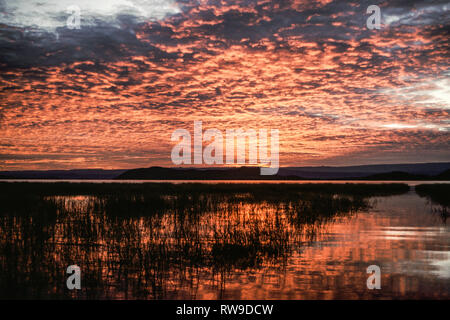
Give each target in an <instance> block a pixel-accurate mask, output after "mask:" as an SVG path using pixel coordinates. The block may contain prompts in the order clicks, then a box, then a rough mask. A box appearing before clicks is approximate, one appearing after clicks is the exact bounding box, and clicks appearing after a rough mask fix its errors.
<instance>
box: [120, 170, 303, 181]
mask: <svg viewBox="0 0 450 320" xmlns="http://www.w3.org/2000/svg"><path fill="white" fill-rule="evenodd" d="M116 179H119V180H301V179H302V178H301V177H298V176H280V175H273V176H262V175H261V174H260V168H257V167H240V168H227V169H207V170H206V169H191V168H189V169H184V168H162V167H150V168H141V169H132V170H128V171H127V172H124V173H122V174H121V175H119V176H118V177H117V178H116Z"/></svg>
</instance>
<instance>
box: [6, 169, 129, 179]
mask: <svg viewBox="0 0 450 320" xmlns="http://www.w3.org/2000/svg"><path fill="white" fill-rule="evenodd" d="M125 171H126V170H102V169H76V170H45V171H39V170H26V171H0V179H50V180H51V179H67V180H103V179H104V180H109V179H114V178H115V177H117V176H118V175H120V174H121V173H123V172H125Z"/></svg>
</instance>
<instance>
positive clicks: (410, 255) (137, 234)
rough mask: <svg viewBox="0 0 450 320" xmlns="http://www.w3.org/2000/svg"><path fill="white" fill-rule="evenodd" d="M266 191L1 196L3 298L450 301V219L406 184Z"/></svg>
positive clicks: (214, 188) (204, 187)
mask: <svg viewBox="0 0 450 320" xmlns="http://www.w3.org/2000/svg"><path fill="white" fill-rule="evenodd" d="M33 182H34V181H33ZM83 182H85V181H83ZM121 182H123V181H121ZM221 182H223V181H221ZM271 183H272V184H264V183H263V184H261V183H259V182H258V183H257V184H243V183H242V182H241V183H240V184H236V185H228V186H227V185H225V186H224V185H217V184H199V183H195V184H179V185H173V184H167V183H160V184H158V183H151V184H141V185H140V186H139V185H138V184H136V185H135V184H130V185H128V186H127V184H121V185H119V186H118V185H117V184H105V185H104V186H103V185H100V186H99V185H98V184H96V183H93V184H86V183H81V184H75V183H71V184H67V183H66V184H64V183H62V184H61V183H59V184H55V187H54V186H53V185H52V184H48V183H46V184H42V183H36V182H34V183H20V184H15V183H9V184H8V183H7V182H3V183H1V184H0V186H1V189H0V191H1V193H2V198H1V200H2V203H3V205H2V208H1V209H0V272H1V273H0V283H1V286H0V297H2V298H33V299H49V298H52V299H53V298H56V299H59V298H61V299H71V298H75V299H429V298H432V299H449V298H450V226H449V225H448V224H446V221H447V217H448V211H447V207H446V205H442V204H440V203H437V202H435V201H432V200H430V198H429V197H421V196H419V195H418V194H416V192H415V191H414V188H412V189H411V190H409V191H408V190H407V189H408V188H407V187H405V186H404V185H403V186H402V185H398V184H397V185H385V186H377V185H366V186H364V185H358V186H356V187H355V186H348V185H344V184H341V185H338V184H333V185H330V184H328V185H323V186H322V185H316V186H314V185H311V184H310V185H304V186H299V184H298V183H297V184H292V182H290V181H288V182H287V183H286V181H283V183H280V184H278V185H277V184H273V181H271ZM302 183H303V182H302ZM358 183H361V182H360V181H358ZM372 183H373V182H371V184H372ZM377 183H380V182H377ZM421 183H422V182H421ZM388 186H389V187H388ZM117 188H120V189H117ZM74 264H76V265H78V266H80V268H81V283H82V288H81V290H72V291H71V290H68V289H67V287H66V279H67V277H68V275H67V274H66V272H65V270H66V268H67V266H69V265H74ZM370 265H377V266H379V267H380V269H381V289H379V290H377V289H375V290H369V289H368V288H367V285H366V282H367V278H368V277H369V274H368V273H367V267H368V266H370Z"/></svg>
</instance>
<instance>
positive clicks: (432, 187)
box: [415, 183, 450, 223]
mask: <svg viewBox="0 0 450 320" xmlns="http://www.w3.org/2000/svg"><path fill="white" fill-rule="evenodd" d="M415 190H416V193H417V194H418V195H419V196H421V197H425V198H427V199H428V200H430V201H431V202H432V203H434V204H437V205H438V208H433V209H432V210H433V211H434V212H437V213H438V214H439V215H440V216H441V219H442V221H443V222H444V223H445V222H446V221H447V218H448V217H449V216H450V184H443V183H436V184H420V185H418V186H416V187H415Z"/></svg>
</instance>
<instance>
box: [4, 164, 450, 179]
mask: <svg viewBox="0 0 450 320" xmlns="http://www.w3.org/2000/svg"><path fill="white" fill-rule="evenodd" d="M0 179H50V180H57V179H65V180H87V179H89V180H111V179H130V180H226V179H229V180H237V179H241V180H261V179H263V180H275V179H276V180H303V179H307V180H450V163H448V162H441V163H415V164H389V165H387V164H381V165H364V166H346V167H325V166H321V167H283V168H280V169H279V171H278V174H277V175H275V176H261V175H260V170H259V168H256V167H242V168H226V167H217V168H214V167H205V168H195V169H194V168H162V167H151V168H141V169H131V170H102V169H76V170H46V171H39V170H27V171H0Z"/></svg>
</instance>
